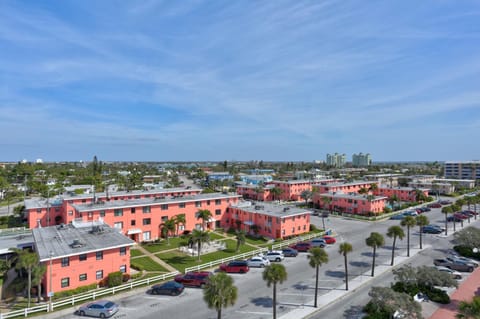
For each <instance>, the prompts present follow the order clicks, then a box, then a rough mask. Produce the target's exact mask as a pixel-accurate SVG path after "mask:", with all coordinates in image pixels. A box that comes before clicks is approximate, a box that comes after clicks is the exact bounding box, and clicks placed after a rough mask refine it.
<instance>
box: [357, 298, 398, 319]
mask: <svg viewBox="0 0 480 319" xmlns="http://www.w3.org/2000/svg"><path fill="white" fill-rule="evenodd" d="M363 311H364V312H365V313H367V316H365V317H363V318H364V319H390V318H392V316H393V313H391V311H388V310H387V309H384V308H379V307H377V306H375V305H374V304H373V303H372V302H369V303H367V304H366V306H365V307H363Z"/></svg>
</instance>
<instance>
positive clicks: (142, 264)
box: [130, 256, 168, 272]
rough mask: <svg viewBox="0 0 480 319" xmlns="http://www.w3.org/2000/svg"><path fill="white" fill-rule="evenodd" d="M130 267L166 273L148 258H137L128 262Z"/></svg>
mask: <svg viewBox="0 0 480 319" xmlns="http://www.w3.org/2000/svg"><path fill="white" fill-rule="evenodd" d="M130 265H131V266H133V267H134V268H136V269H144V270H146V271H165V272H168V270H167V269H165V268H164V267H162V266H161V265H159V264H158V263H157V262H155V261H153V260H152V259H151V258H150V257H148V256H145V257H139V258H135V259H132V260H130Z"/></svg>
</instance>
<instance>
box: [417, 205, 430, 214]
mask: <svg viewBox="0 0 480 319" xmlns="http://www.w3.org/2000/svg"><path fill="white" fill-rule="evenodd" d="M420 209H421V210H422V211H423V212H424V213H425V212H429V211H431V209H430V207H428V206H423V207H420Z"/></svg>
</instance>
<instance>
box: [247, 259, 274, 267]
mask: <svg viewBox="0 0 480 319" xmlns="http://www.w3.org/2000/svg"><path fill="white" fill-rule="evenodd" d="M247 263H248V266H249V267H262V268H263V267H266V266H270V260H268V259H265V258H264V257H262V256H254V257H252V258H250V259H249V260H247Z"/></svg>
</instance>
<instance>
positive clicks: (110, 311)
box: [77, 300, 119, 318]
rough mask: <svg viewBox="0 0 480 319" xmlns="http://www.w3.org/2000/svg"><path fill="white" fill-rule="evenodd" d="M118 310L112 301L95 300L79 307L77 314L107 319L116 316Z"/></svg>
mask: <svg viewBox="0 0 480 319" xmlns="http://www.w3.org/2000/svg"><path fill="white" fill-rule="evenodd" d="M118 310H119V307H118V305H117V304H116V303H114V302H113V301H108V300H97V301H94V302H90V303H88V304H86V305H83V306H80V308H78V310H77V313H78V315H79V316H90V317H98V318H108V317H111V316H113V315H114V314H116V313H117V312H118Z"/></svg>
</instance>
